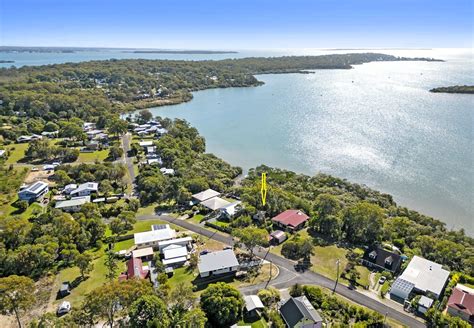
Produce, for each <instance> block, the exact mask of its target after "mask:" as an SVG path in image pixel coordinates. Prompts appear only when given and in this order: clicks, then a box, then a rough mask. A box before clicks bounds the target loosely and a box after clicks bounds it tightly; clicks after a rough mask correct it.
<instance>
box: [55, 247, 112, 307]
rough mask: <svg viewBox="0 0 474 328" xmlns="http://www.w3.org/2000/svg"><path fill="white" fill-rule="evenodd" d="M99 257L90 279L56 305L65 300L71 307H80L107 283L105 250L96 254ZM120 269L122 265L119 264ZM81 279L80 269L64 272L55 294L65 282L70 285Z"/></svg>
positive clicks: (70, 269)
mask: <svg viewBox="0 0 474 328" xmlns="http://www.w3.org/2000/svg"><path fill="white" fill-rule="evenodd" d="M96 254H97V255H100V256H99V257H98V258H97V259H95V260H94V261H93V263H94V268H93V270H92V271H91V272H90V273H89V276H88V278H87V279H86V280H85V281H82V282H80V283H79V285H78V286H76V287H75V288H72V289H71V294H70V295H68V296H66V297H65V298H63V299H60V300H56V301H55V304H59V303H60V302H62V301H63V300H65V301H69V302H71V305H72V306H73V307H78V306H79V305H80V303H81V302H82V300H83V299H84V296H85V295H86V294H87V293H89V292H91V291H92V290H94V289H95V288H97V287H99V286H102V285H103V284H104V283H105V282H106V278H105V274H106V272H107V268H106V266H105V263H104V261H105V256H104V255H103V254H104V253H103V250H100V251H98V252H97V253H96ZM119 268H120V264H119ZM79 278H80V272H79V268H77V267H71V268H67V269H64V270H62V271H61V272H60V273H59V276H58V279H57V281H58V285H57V286H56V288H55V289H54V290H53V293H56V292H57V291H58V289H59V285H60V284H61V282H63V281H69V282H70V283H73V282H74V280H75V279H77V281H79Z"/></svg>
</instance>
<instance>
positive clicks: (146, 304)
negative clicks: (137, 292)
mask: <svg viewBox="0 0 474 328" xmlns="http://www.w3.org/2000/svg"><path fill="white" fill-rule="evenodd" d="M128 315H129V317H130V324H131V327H136V328H141V327H147V325H148V324H149V323H150V322H152V321H155V322H156V323H158V325H154V326H155V327H163V328H168V327H169V322H170V321H169V315H168V308H167V307H166V304H165V303H164V302H163V301H162V300H161V299H160V298H159V297H158V296H156V295H143V296H141V297H140V298H139V299H137V300H136V301H135V302H133V304H132V305H131V306H130V310H129V312H128Z"/></svg>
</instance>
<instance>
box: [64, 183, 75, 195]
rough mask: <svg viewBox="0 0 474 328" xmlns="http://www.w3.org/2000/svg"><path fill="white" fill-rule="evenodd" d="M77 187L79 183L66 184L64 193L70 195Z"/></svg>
mask: <svg viewBox="0 0 474 328" xmlns="http://www.w3.org/2000/svg"><path fill="white" fill-rule="evenodd" d="M76 189H77V184H75V183H70V184H68V185H66V186H64V188H63V191H62V193H63V194H66V195H69V194H70V193H71V191H74V190H76Z"/></svg>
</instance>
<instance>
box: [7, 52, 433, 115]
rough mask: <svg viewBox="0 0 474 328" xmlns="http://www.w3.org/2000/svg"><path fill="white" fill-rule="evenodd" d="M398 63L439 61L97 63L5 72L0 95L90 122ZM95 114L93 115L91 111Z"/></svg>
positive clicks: (374, 57)
mask: <svg viewBox="0 0 474 328" xmlns="http://www.w3.org/2000/svg"><path fill="white" fill-rule="evenodd" d="M0 49H2V48H0ZM56 50H59V49H57V48H56ZM61 50H67V49H64V48H62V49H61ZM70 50H72V49H70ZM121 50H122V51H126V50H128V51H135V50H138V49H121ZM143 50H147V49H143ZM149 50H150V51H151V49H149ZM394 61H428V62H432V61H439V60H437V59H433V58H406V57H397V56H392V55H386V54H381V53H350V54H327V55H321V56H284V57H249V58H239V59H221V60H205V61H190V60H159V59H110V60H101V61H99V60H95V61H86V62H80V63H65V64H56V65H46V66H24V67H21V68H8V69H2V70H0V94H2V96H3V97H5V98H8V99H23V97H25V95H29V96H30V101H25V102H20V101H18V102H16V107H15V108H16V110H17V111H24V112H25V113H27V112H28V113H31V116H33V117H35V116H36V115H37V114H36V113H39V112H41V110H42V109H41V108H43V106H44V107H48V106H51V107H52V108H54V110H53V111H54V115H69V114H65V113H69V112H74V111H79V112H82V114H81V115H78V116H79V117H82V118H84V119H86V118H87V115H90V113H91V112H95V111H97V112H103V111H104V110H106V111H108V110H111V109H112V108H113V110H112V111H114V112H122V113H123V112H127V111H131V110H136V109H141V108H148V107H156V106H163V105H173V104H179V103H183V102H186V101H190V100H191V99H192V98H193V94H192V92H193V91H198V90H205V89H213V88H230V87H254V86H259V85H262V84H263V82H262V81H259V80H258V78H257V76H258V75H260V74H287V73H300V74H308V73H310V72H311V71H314V70H320V69H352V68H354V66H355V65H361V64H365V63H371V62H394ZM58 77H59V78H58ZM51 85H54V86H55V87H56V89H55V91H54V93H53V92H51V91H50V87H51ZM33 91H34V92H33ZM56 97H60V98H61V99H63V101H62V102H61V104H62V105H60V106H59V105H57V99H58V98H56ZM32 99H35V100H38V102H35V104H36V105H38V106H40V107H38V108H33V107H32V106H30V105H29V104H30V103H31V101H32ZM20 104H22V105H21V107H20ZM23 104H24V105H23ZM92 108H93V109H94V110H91V109H92Z"/></svg>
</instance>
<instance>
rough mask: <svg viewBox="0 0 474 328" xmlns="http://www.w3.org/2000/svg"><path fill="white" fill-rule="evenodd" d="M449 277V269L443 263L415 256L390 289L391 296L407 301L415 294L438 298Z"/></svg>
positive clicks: (394, 298)
mask: <svg viewBox="0 0 474 328" xmlns="http://www.w3.org/2000/svg"><path fill="white" fill-rule="evenodd" d="M448 278H449V271H447V270H444V269H443V267H442V265H441V264H438V263H435V262H433V261H429V260H427V259H424V258H422V257H419V256H414V257H413V259H412V260H411V261H410V263H409V264H408V266H407V268H406V269H405V271H403V273H402V274H401V275H400V276H399V277H398V278H397V280H395V282H394V283H393V284H392V287H391V289H390V298H391V299H393V300H395V301H398V302H401V303H403V302H405V301H406V300H408V299H410V298H411V296H412V295H414V294H420V295H425V296H429V297H431V298H433V299H438V298H439V297H440V295H441V294H442V292H443V290H444V287H445V286H446V283H447V281H448Z"/></svg>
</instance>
